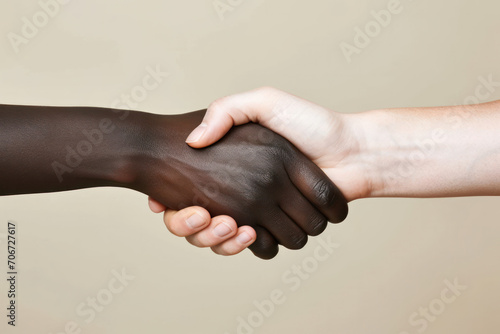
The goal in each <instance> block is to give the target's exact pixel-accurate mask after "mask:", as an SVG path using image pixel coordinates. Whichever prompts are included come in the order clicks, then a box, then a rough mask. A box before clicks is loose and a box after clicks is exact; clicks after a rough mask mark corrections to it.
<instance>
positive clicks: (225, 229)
mask: <svg viewBox="0 0 500 334" xmlns="http://www.w3.org/2000/svg"><path fill="white" fill-rule="evenodd" d="M231 231H232V229H231V227H229V225H228V224H226V223H220V224H219V225H217V226H215V228H214V234H215V235H216V236H218V237H220V238H222V237H224V236H226V235H228V234H229V233H231Z"/></svg>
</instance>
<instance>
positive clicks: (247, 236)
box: [236, 232, 252, 245]
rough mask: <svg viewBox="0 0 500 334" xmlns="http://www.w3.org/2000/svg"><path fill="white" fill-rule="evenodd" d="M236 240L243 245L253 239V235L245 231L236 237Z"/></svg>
mask: <svg viewBox="0 0 500 334" xmlns="http://www.w3.org/2000/svg"><path fill="white" fill-rule="evenodd" d="M236 240H237V241H238V242H239V243H240V244H242V245H245V244H247V243H249V242H250V240H252V237H251V236H250V234H248V233H247V232H243V233H241V234H240V235H238V236H237V237H236Z"/></svg>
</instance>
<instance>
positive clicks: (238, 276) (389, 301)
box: [0, 0, 500, 334]
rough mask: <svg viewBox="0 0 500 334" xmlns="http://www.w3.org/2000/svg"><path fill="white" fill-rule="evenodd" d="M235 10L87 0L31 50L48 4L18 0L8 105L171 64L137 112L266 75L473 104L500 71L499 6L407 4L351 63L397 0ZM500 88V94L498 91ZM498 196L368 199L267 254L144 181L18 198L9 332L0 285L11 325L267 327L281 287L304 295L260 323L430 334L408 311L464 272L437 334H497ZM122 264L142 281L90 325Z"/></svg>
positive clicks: (392, 99)
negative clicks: (29, 28) (185, 226)
mask: <svg viewBox="0 0 500 334" xmlns="http://www.w3.org/2000/svg"><path fill="white" fill-rule="evenodd" d="M228 1H229V0H223V1H222V2H224V3H228ZM229 3H232V4H233V5H231V6H232V7H231V8H232V9H233V10H232V11H229V12H226V13H225V14H224V15H223V16H222V18H223V19H221V18H220V17H219V16H218V14H217V12H216V10H215V9H214V7H213V2H212V0H199V1H152V0H149V1H123V0H109V1H104V2H103V1H97V0H87V1H76V0H73V1H72V2H70V3H68V4H65V5H62V6H61V8H60V9H59V12H58V13H57V14H56V15H55V16H54V17H53V18H50V20H49V21H48V23H47V25H46V26H44V27H43V28H41V29H40V31H39V32H38V34H37V35H36V36H35V37H33V38H32V39H30V40H29V43H28V44H23V45H20V47H19V52H18V53H16V52H15V51H14V48H13V47H12V45H11V43H10V42H9V39H8V33H10V32H13V33H17V34H20V33H21V28H22V25H23V22H22V18H23V17H27V18H28V19H30V20H31V18H32V16H33V15H35V14H36V13H37V12H39V11H40V5H39V4H38V2H37V1H35V0H30V1H28V0H23V1H10V2H8V4H6V3H5V2H4V3H3V4H2V5H1V6H0V8H1V9H0V31H1V35H2V38H1V39H0V44H1V51H2V52H1V54H0V102H1V103H18V104H48V105H92V106H110V105H111V104H112V102H113V101H114V100H115V99H116V98H117V97H119V96H120V94H122V93H129V92H130V91H131V90H132V89H133V88H134V87H135V86H137V85H140V84H141V80H142V78H143V77H144V75H146V74H147V71H146V68H147V67H148V66H151V67H156V66H157V65H159V66H160V67H161V68H162V69H164V70H165V71H168V72H169V73H170V76H169V77H168V78H167V79H165V80H164V82H163V83H162V84H161V85H160V86H159V87H158V88H157V89H156V90H154V91H152V92H150V93H149V94H148V96H147V99H146V100H145V101H143V102H141V103H140V105H139V107H138V109H141V110H145V111H150V112H156V113H165V114H170V113H180V112H187V111H191V110H195V109H200V108H203V107H206V106H207V105H208V104H209V103H210V102H211V101H212V100H214V99H216V98H218V97H221V96H224V95H227V94H231V93H235V92H240V91H244V90H248V89H252V88H256V87H258V86H262V85H271V86H275V87H277V88H280V89H282V90H285V91H288V92H291V93H294V94H297V95H299V96H301V97H304V98H307V99H310V100H312V101H314V102H316V103H318V104H320V105H323V106H326V107H329V108H332V109H335V110H338V111H342V112H355V111H362V110H367V109H373V108H381V107H395V106H431V105H451V104H461V103H462V102H463V101H464V99H465V98H466V97H468V96H470V95H473V94H474V92H475V89H476V87H477V86H478V85H479V84H480V83H479V81H478V77H479V76H483V77H487V76H488V75H493V78H496V80H497V81H499V80H500V69H499V55H500V42H499V37H498V31H500V21H499V20H498V12H499V10H500V3H498V2H497V1H467V0H443V1H424V0H419V1H410V0H401V4H402V6H403V10H402V12H401V13H400V14H397V15H394V16H393V17H392V22H391V23H390V24H389V25H388V26H387V27H384V28H383V29H382V31H381V32H380V34H378V36H375V37H374V38H373V39H372V40H371V43H370V44H369V46H368V47H366V48H364V49H362V50H361V52H360V53H359V54H357V55H353V57H352V62H351V63H348V62H347V60H346V58H345V57H344V56H343V54H342V52H341V49H340V47H339V45H340V43H341V42H342V41H344V42H348V43H351V44H352V43H353V39H354V35H355V30H354V29H355V28H356V27H357V26H359V27H361V28H363V27H364V26H365V24H367V23H369V22H370V21H372V20H373V17H372V16H371V14H370V11H372V10H377V11H378V10H381V9H383V8H386V7H387V5H388V3H389V1H388V0H372V1H362V0H349V1H326V0H317V1H309V2H306V1H284V0H274V1H263V0H253V1H249V0H248V1H237V0H232V1H229ZM499 98H500V90H497V91H495V92H494V93H493V94H492V95H491V97H490V98H489V99H488V100H494V99H499ZM499 204H500V199H498V198H460V199H437V200H418V199H373V200H362V201H357V202H354V203H351V205H350V209H351V214H350V216H349V217H348V219H347V220H346V222H345V223H343V224H341V225H338V226H330V227H329V228H328V229H327V230H326V232H325V233H324V234H322V235H321V236H319V237H317V238H315V239H312V240H311V241H310V242H309V244H308V245H307V246H306V247H305V248H304V249H303V250H301V251H287V250H281V252H280V254H279V256H278V257H277V258H276V259H274V260H272V261H267V262H266V261H261V260H258V259H257V258H254V257H253V256H252V255H251V254H250V252H248V251H247V252H244V253H243V254H241V255H239V256H235V257H231V258H224V257H219V256H216V255H214V254H212V253H211V252H210V251H209V250H206V249H196V248H194V247H192V246H189V245H188V244H187V243H186V242H185V241H184V240H182V239H178V238H176V237H174V236H173V235H170V234H169V233H168V232H167V230H166V229H165V228H164V226H163V223H162V220H161V217H160V216H159V215H154V214H152V213H150V212H149V211H148V208H147V205H146V197H145V196H144V195H142V194H139V193H134V192H131V191H127V190H122V189H93V190H83V191H74V192H69V193H59V194H47V195H30V196H17V197H8V198H1V199H0V237H3V238H5V233H6V225H7V220H8V219H12V220H15V221H16V222H17V223H18V224H19V231H18V232H19V245H18V252H19V271H20V276H19V287H18V289H19V292H20V294H19V300H18V303H19V305H20V309H19V310H18V311H19V312H18V326H17V327H16V328H15V329H12V328H10V327H9V328H7V326H6V324H5V323H6V318H5V315H4V313H5V312H6V311H5V307H6V304H5V303H6V290H7V287H6V282H5V280H4V279H2V280H1V282H2V283H1V284H0V289H1V290H0V296H1V297H0V303H1V309H2V310H4V311H2V312H0V313H1V314H0V319H3V320H1V325H0V328H1V332H2V333H4V332H8V333H44V334H45V333H54V334H55V333H61V332H62V333H64V332H65V329H64V328H65V325H66V324H67V323H68V322H71V321H74V322H75V323H76V324H77V325H78V326H79V328H80V329H81V333H190V334H191V333H221V334H223V333H225V332H227V333H230V334H233V333H238V327H237V326H238V319H239V318H238V317H242V318H244V319H248V317H249V316H250V317H252V316H254V321H257V320H259V319H258V315H256V313H255V312H256V310H257V308H256V306H255V304H254V301H259V302H260V301H262V300H264V299H266V298H269V296H270V294H271V292H272V291H273V290H275V289H279V290H281V291H282V292H283V294H284V297H285V302H284V303H282V304H280V305H276V306H275V310H274V312H273V313H272V314H271V315H270V316H269V317H265V319H264V321H263V323H261V324H260V323H259V324H258V325H259V326H258V327H257V328H252V331H253V332H255V333H273V334H274V333H318V334H323V333H346V334H347V333H373V334H379V333H380V334H386V333H387V334H392V333H394V334H399V333H405V332H406V333H409V334H413V333H419V330H423V326H422V327H421V326H413V325H412V324H411V323H410V322H409V320H408V319H409V317H410V316H411V315H412V314H413V313H414V312H419V308H420V307H428V306H429V304H430V303H432V302H433V301H434V306H435V305H439V302H436V301H435V299H439V298H440V294H441V290H442V289H443V288H445V283H444V281H445V280H449V281H453V280H454V279H455V278H457V279H458V281H459V282H460V284H462V285H465V286H467V288H466V290H465V291H463V292H462V294H461V295H460V296H459V297H458V298H457V299H456V300H455V301H454V302H453V303H451V304H446V309H445V310H444V312H443V313H442V314H440V315H438V316H437V317H436V318H435V319H433V321H432V322H430V321H429V322H428V327H427V328H425V330H423V331H422V332H425V333H429V334H431V333H455V334H460V333H472V332H480V333H496V332H497V331H498V328H499V326H500V318H499V317H498V313H499V311H500V306H499V303H498V298H499V294H500V285H499V283H498V281H499V278H500V266H499V262H498V258H499V254H500V243H499V242H498V240H499V239H500V225H499V224H498V222H499V220H498V208H499ZM328 237H330V238H331V239H332V240H333V241H334V242H336V243H337V244H338V245H339V246H338V248H337V249H335V251H334V252H333V253H332V254H331V255H330V256H329V257H328V258H327V259H326V260H325V261H323V262H321V263H319V266H318V268H313V269H314V270H312V269H311V271H312V272H311V273H310V274H309V277H308V278H307V279H301V280H299V281H300V283H301V285H300V288H299V289H297V290H296V291H293V290H292V289H291V284H290V283H287V281H284V280H283V278H282V275H288V274H290V273H289V272H288V271H289V270H290V269H291V268H292V267H293V266H294V265H295V266H297V265H298V266H302V265H303V264H304V263H309V264H311V263H313V264H314V261H313V259H314V258H313V257H312V256H313V255H314V250H315V249H316V247H318V245H319V244H318V240H319V239H321V240H327V239H328ZM0 240H1V239H0ZM1 242H2V244H1V245H0V250H1V251H0V254H1V255H0V263H1V265H0V269H1V272H2V274H1V275H0V276H1V277H3V275H4V273H5V272H6V266H5V262H6V261H5V258H6V253H5V248H6V247H5V240H1ZM311 261H312V262H311ZM122 268H125V270H126V272H128V273H129V274H130V275H133V276H135V279H134V280H133V281H131V282H130V283H129V285H128V286H127V287H126V288H125V289H124V290H123V292H121V293H119V294H116V295H114V296H113V300H112V302H111V303H109V305H107V306H105V308H104V310H103V311H102V312H100V313H98V314H97V316H96V318H95V319H94V320H93V321H92V322H90V323H86V322H85V319H86V317H82V316H80V315H78V314H77V313H76V311H75V309H76V308H77V306H78V305H79V304H80V303H82V302H85V301H86V299H87V298H88V297H93V296H94V297H95V296H96V295H98V294H99V293H100V291H101V290H102V289H105V288H106V287H107V285H108V283H109V282H110V280H111V279H112V277H113V274H112V271H113V270H121V269H122ZM436 303H437V304H436ZM255 319H257V320H255ZM419 319H422V318H421V317H419ZM252 331H242V330H240V331H239V333H250V332H252ZM66 332H68V333H71V332H72V331H71V330H70V331H66ZM76 332H77V331H76Z"/></svg>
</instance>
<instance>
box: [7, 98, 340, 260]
mask: <svg viewBox="0 0 500 334" xmlns="http://www.w3.org/2000/svg"><path fill="white" fill-rule="evenodd" d="M204 114H205V110H201V111H198V112H193V113H188V114H183V115H175V116H171V115H169V116H166V115H153V114H147V113H141V112H133V111H125V110H111V109H103V108H87V107H35V106H31V107H28V106H6V105H0V152H1V155H2V160H1V163H0V185H1V186H0V195H13V194H24V193H42V192H52V191H64V190H72V189H80V188H87V187H100V186H117V187H124V188H130V189H134V190H137V191H140V192H143V193H145V194H147V195H150V196H152V197H153V198H155V199H156V200H157V201H158V203H161V205H164V206H167V207H170V208H175V209H182V208H185V207H187V206H192V205H197V206H199V207H200V208H204V209H205V210H207V211H208V212H209V213H210V214H211V215H222V214H225V215H229V216H231V217H235V218H237V219H238V222H239V224H240V226H241V225H249V226H251V227H253V229H254V230H255V231H256V232H257V239H256V241H255V242H254V243H253V244H252V246H251V247H250V249H251V250H252V251H253V252H254V254H255V255H257V256H259V257H261V258H263V259H270V258H272V257H274V256H275V255H276V254H277V252H278V244H279V243H280V244H282V245H284V246H285V247H287V248H291V249H298V248H301V247H303V246H304V245H305V243H306V242H307V235H317V234H319V233H321V232H322V231H323V230H324V229H325V227H326V224H327V219H328V220H330V221H332V222H340V221H342V220H343V219H344V218H345V216H346V215H347V203H346V200H345V199H344V197H343V196H342V194H341V193H340V191H339V190H338V188H337V187H336V186H335V185H334V184H333V183H332V182H331V181H330V180H329V179H328V177H327V176H326V175H325V174H324V173H323V172H322V171H321V170H320V169H319V168H318V167H317V166H316V165H314V164H313V163H312V162H311V161H310V160H309V159H307V158H306V157H305V156H304V155H303V154H301V153H300V152H299V151H298V150H297V149H296V148H295V147H293V145H291V144H290V143H289V142H288V141H287V140H285V139H284V138H282V137H281V136H279V135H277V134H275V133H273V132H272V131H270V130H268V129H265V128H263V127H261V126H259V125H256V124H249V125H245V126H241V127H237V128H234V129H232V130H231V131H230V132H229V133H228V134H227V135H226V136H225V137H224V138H223V139H222V140H221V141H220V142H219V143H218V144H217V145H213V146H210V147H207V148H205V149H201V150H195V149H193V148H191V147H189V146H188V145H186V143H185V142H184V140H185V138H186V136H187V135H188V134H189V132H190V131H191V130H192V129H193V128H194V127H195V126H196V125H197V124H199V123H200V122H201V120H202V119H203V116H204ZM20 152H21V153H20ZM226 225H227V224H226ZM223 227H224V226H222V225H221V228H223ZM227 227H228V228H229V230H231V227H230V226H227ZM221 228H219V229H218V232H221V233H219V234H223V233H222V232H224V231H221ZM214 230H215V228H214ZM233 230H234V229H233ZM232 233H234V232H232ZM230 234H231V233H230ZM238 234H239V233H238ZM233 235H234V234H233Z"/></svg>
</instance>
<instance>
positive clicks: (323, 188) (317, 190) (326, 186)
mask: <svg viewBox="0 0 500 334" xmlns="http://www.w3.org/2000/svg"><path fill="white" fill-rule="evenodd" d="M313 193H314V195H315V196H316V200H317V201H318V204H319V205H320V206H322V207H330V206H332V205H333V204H334V203H335V200H336V192H335V190H334V189H333V188H332V186H331V184H330V183H329V182H328V181H325V180H319V181H318V182H316V184H315V185H314V187H313Z"/></svg>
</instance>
